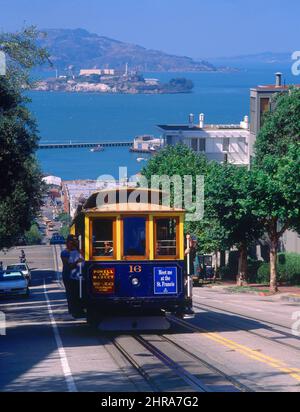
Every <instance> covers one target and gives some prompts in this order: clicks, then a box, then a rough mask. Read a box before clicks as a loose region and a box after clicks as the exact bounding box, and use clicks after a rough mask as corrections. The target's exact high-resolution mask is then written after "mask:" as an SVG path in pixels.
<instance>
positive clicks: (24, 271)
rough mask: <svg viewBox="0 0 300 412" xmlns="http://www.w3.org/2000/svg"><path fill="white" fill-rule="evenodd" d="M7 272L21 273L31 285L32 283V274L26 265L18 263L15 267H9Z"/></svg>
mask: <svg viewBox="0 0 300 412" xmlns="http://www.w3.org/2000/svg"><path fill="white" fill-rule="evenodd" d="M6 270H7V271H8V272H21V273H22V274H23V275H24V276H25V278H26V279H27V280H28V283H29V285H30V283H31V272H30V269H29V267H28V265H27V264H26V263H16V264H14V265H8V266H7V268H6Z"/></svg>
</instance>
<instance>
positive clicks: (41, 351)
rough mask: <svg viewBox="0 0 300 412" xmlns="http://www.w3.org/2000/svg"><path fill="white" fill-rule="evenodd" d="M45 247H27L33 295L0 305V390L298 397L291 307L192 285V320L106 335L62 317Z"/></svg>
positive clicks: (10, 259) (10, 258) (299, 351)
mask: <svg viewBox="0 0 300 412" xmlns="http://www.w3.org/2000/svg"><path fill="white" fill-rule="evenodd" d="M53 251H54V249H53V248H52V247H50V246H42V247H33V248H28V249H26V255H27V259H28V261H29V265H30V266H31V268H33V269H34V270H33V285H32V290H31V296H30V298H29V299H23V298H18V299H7V300H1V301H0V310H1V311H3V312H4V313H5V315H6V318H7V334H6V336H0V391H9V392H10V391H70V392H73V391H96V392H111V391H124V392H137V391H174V390H175V391H184V392H190V391H199V392H202V391H213V392H217V391H220V392H222V391H230V392H231V391H285V390H286V391H300V386H299V385H300V356H299V355H300V341H299V338H296V337H293V335H292V332H291V324H292V322H291V316H292V313H293V312H295V311H297V310H298V309H299V310H300V307H299V306H293V305H292V304H287V303H282V302H280V301H276V300H273V299H270V298H260V297H252V296H248V295H246V296H240V295H237V296H234V297H233V296H232V295H229V294H226V293H220V292H217V291H208V290H206V289H197V290H195V291H194V294H195V310H196V317H195V319H194V320H192V321H189V322H185V321H184V322H181V321H176V320H175V322H174V325H173V327H172V329H171V330H170V332H168V333H165V334H157V333H149V334H144V333H143V334H141V335H128V334H123V335H114V336H107V335H103V334H101V333H100V332H98V331H96V330H93V329H91V328H89V327H88V326H87V325H86V323H85V322H84V321H73V320H72V319H71V318H70V316H69V315H68V313H67V307H66V301H65V294H64V289H63V288H62V287H61V285H60V284H59V282H57V273H56V270H57V269H58V262H57V261H56V260H55V256H56V254H55V253H53ZM58 252H59V251H58ZM18 253H19V251H18V250H12V251H10V252H9V254H7V255H6V256H4V255H3V253H2V254H1V255H0V261H1V260H3V261H4V263H15V262H16V261H18V259H17V257H18ZM58 254H59V253H58Z"/></svg>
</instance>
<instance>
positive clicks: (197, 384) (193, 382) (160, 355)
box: [135, 336, 212, 392]
mask: <svg viewBox="0 0 300 412" xmlns="http://www.w3.org/2000/svg"><path fill="white" fill-rule="evenodd" d="M135 339H136V340H137V341H138V342H139V343H140V344H141V345H142V346H144V348H146V349H147V350H148V351H149V352H150V353H152V354H153V355H154V356H155V357H156V358H157V359H159V360H160V361H161V362H162V363H163V364H164V365H165V366H167V367H168V368H169V369H171V370H172V371H173V372H174V373H175V374H176V375H177V376H178V377H179V378H180V379H182V380H183V381H184V382H186V383H187V384H188V385H189V386H191V388H193V389H194V390H196V391H197V392H212V391H211V389H210V388H209V387H208V386H207V385H205V384H204V383H203V382H202V381H201V380H200V379H199V378H197V377H196V376H194V375H192V374H191V373H190V372H188V371H187V370H186V369H184V368H183V367H182V366H181V365H179V364H178V363H177V362H175V361H174V360H173V359H171V358H170V357H169V356H168V355H166V354H165V353H164V352H162V351H161V350H159V349H158V348H156V347H155V346H154V345H152V343H150V342H148V341H146V340H145V339H144V338H143V337H142V336H135Z"/></svg>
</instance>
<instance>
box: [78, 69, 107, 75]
mask: <svg viewBox="0 0 300 412" xmlns="http://www.w3.org/2000/svg"><path fill="white" fill-rule="evenodd" d="M94 74H95V75H97V76H101V74H102V70H100V69H81V70H80V73H79V76H92V75H94Z"/></svg>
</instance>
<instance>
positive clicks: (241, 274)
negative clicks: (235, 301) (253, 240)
mask: <svg viewBox="0 0 300 412" xmlns="http://www.w3.org/2000/svg"><path fill="white" fill-rule="evenodd" d="M239 252H240V255H239V268H238V276H237V286H245V285H247V284H248V282H247V272H248V253H247V252H248V251H247V246H246V245H241V247H240V249H239Z"/></svg>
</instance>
